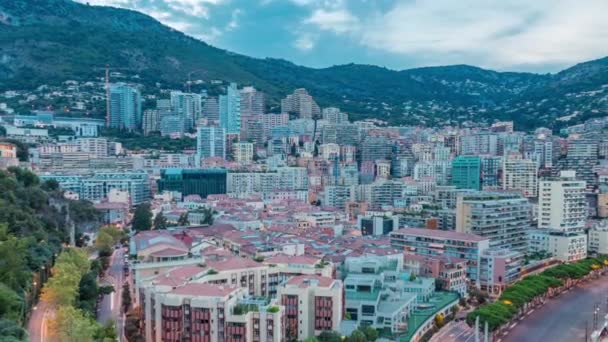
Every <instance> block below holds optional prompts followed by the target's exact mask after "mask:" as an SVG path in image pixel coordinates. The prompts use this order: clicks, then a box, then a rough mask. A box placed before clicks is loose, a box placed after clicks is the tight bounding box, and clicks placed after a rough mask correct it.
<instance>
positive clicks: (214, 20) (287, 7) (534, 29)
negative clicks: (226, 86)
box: [78, 0, 608, 73]
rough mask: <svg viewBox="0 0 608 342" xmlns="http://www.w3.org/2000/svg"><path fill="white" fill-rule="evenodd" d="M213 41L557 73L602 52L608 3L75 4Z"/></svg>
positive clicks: (290, 0)
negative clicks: (126, 11) (118, 11)
mask: <svg viewBox="0 0 608 342" xmlns="http://www.w3.org/2000/svg"><path fill="white" fill-rule="evenodd" d="M78 1H80V2H88V3H90V4H92V5H107V6H115V7H123V8H130V9H134V10H138V11H141V12H144V13H146V14H148V15H150V16H152V17H154V18H156V19H157V20H159V21H160V22H162V23H163V24H165V25H167V26H170V27H172V28H174V29H177V30H180V31H183V32H184V33H186V34H188V35H191V36H193V37H195V38H199V39H201V40H203V41H205V42H207V43H209V44H211V45H213V46H216V47H219V48H222V49H227V50H230V51H234V52H238V53H241V54H245V55H249V56H253V57H261V58H264V57H272V58H283V59H286V60H289V61H292V62H294V63H296V64H301V65H306V66H310V67H328V66H331V65H337V64H347V63H359V64H374V65H379V66H385V67H388V68H391V69H397V70H401V69H408V68H414V67H421V66H435V65H450V64H469V65H475V66H479V67H484V68H488V69H495V70H501V71H531V72H538V73H546V72H556V71H559V70H562V69H564V68H567V67H569V66H572V65H574V64H576V63H579V62H583V61H588V60H592V59H596V58H601V57H604V56H608V20H606V13H608V0H577V1H575V0H78Z"/></svg>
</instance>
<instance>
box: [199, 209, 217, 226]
mask: <svg viewBox="0 0 608 342" xmlns="http://www.w3.org/2000/svg"><path fill="white" fill-rule="evenodd" d="M201 212H202V213H203V214H204V215H205V216H204V217H203V221H202V222H201V223H202V224H206V225H209V226H210V225H212V224H213V220H214V219H213V215H214V214H215V213H216V212H215V211H214V210H213V209H211V208H203V209H201Z"/></svg>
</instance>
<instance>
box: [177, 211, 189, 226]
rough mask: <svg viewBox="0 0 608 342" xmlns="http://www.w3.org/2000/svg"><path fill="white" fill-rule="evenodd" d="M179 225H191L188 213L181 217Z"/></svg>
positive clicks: (178, 221)
mask: <svg viewBox="0 0 608 342" xmlns="http://www.w3.org/2000/svg"><path fill="white" fill-rule="evenodd" d="M177 225H178V226H189V225H190V221H188V213H183V214H181V215H180V216H179V219H178V220H177Z"/></svg>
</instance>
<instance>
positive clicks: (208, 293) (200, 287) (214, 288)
mask: <svg viewBox="0 0 608 342" xmlns="http://www.w3.org/2000/svg"><path fill="white" fill-rule="evenodd" d="M238 290H239V288H238V287H232V286H222V285H214V284H205V283H188V284H186V285H184V286H180V287H178V288H176V289H175V290H173V291H171V292H170V293H171V294H176V295H185V296H197V297H224V296H227V295H229V294H231V293H233V292H236V291H238Z"/></svg>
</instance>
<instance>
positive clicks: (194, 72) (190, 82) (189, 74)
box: [187, 69, 207, 93]
mask: <svg viewBox="0 0 608 342" xmlns="http://www.w3.org/2000/svg"><path fill="white" fill-rule="evenodd" d="M197 72H200V73H201V74H203V75H206V74H207V70H205V69H196V70H192V71H190V72H189V73H188V83H187V86H188V92H189V93H190V92H192V91H191V89H190V85H191V84H192V75H193V74H196V73H197Z"/></svg>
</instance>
